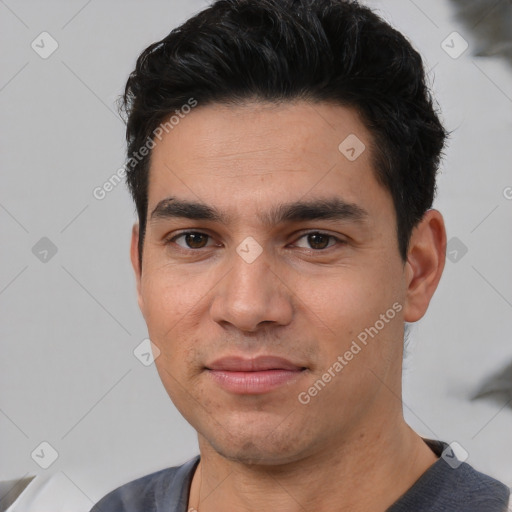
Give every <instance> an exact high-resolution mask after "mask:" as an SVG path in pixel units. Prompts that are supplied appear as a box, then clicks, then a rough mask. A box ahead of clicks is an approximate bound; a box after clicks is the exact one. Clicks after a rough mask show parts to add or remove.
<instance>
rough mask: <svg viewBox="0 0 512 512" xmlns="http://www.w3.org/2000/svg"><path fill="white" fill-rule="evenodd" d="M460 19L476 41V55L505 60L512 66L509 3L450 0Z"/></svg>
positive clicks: (510, 9) (511, 33) (499, 0)
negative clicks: (503, 58)
mask: <svg viewBox="0 0 512 512" xmlns="http://www.w3.org/2000/svg"><path fill="white" fill-rule="evenodd" d="M451 3H452V4H453V5H455V7H456V13H457V18H458V19H459V20H460V21H461V22H462V23H463V24H464V26H465V27H466V28H467V29H469V30H470V31H471V33H472V34H473V35H474V36H475V38H476V44H477V46H476V48H475V49H474V50H473V54H474V55H476V56H478V57H505V59H506V60H507V62H508V63H509V64H510V65H511V66H512V3H511V2H510V1H509V0H498V1H496V0H451Z"/></svg>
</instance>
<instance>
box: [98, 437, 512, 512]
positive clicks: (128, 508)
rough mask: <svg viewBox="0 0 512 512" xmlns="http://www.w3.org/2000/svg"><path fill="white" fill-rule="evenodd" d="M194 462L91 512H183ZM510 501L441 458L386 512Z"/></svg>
mask: <svg viewBox="0 0 512 512" xmlns="http://www.w3.org/2000/svg"><path fill="white" fill-rule="evenodd" d="M425 442H426V443H427V444H428V445H429V446H430V448H431V449H432V451H433V452H434V453H435V454H436V455H437V456H438V457H441V454H442V452H443V450H445V449H447V448H448V445H447V444H446V443H443V442H441V441H433V440H430V439H425ZM451 456H453V452H451ZM450 462H451V461H450ZM198 463H199V456H197V457H194V458H193V459H191V460H190V461H188V462H187V463H185V464H183V465H182V466H177V467H173V468H167V469H163V470H161V471H157V472H156V473H151V474H150V475H146V476H144V477H142V478H139V479H137V480H134V481H132V482H129V483H127V484H125V485H122V486H121V487H119V488H117V489H115V490H114V491H112V492H110V493H109V494H107V495H106V496H105V497H104V498H103V499H101V500H100V501H99V502H98V503H97V504H96V505H95V506H94V507H93V508H92V509H91V511H90V512H187V505H188V495H189V491H190V484H191V482H192V476H193V475H194V470H195V468H196V466H197V464H198ZM509 499H510V490H509V489H508V487H507V486H505V485H504V484H502V483H501V482H498V481H497V480H495V479H494V478H491V477H490V476H487V475H484V474H483V473H480V472H478V471H476V470H474V469H473V468H472V467H471V466H470V465H469V464H466V463H465V462H463V463H461V464H458V463H457V464H453V463H451V464H450V463H449V462H447V460H446V459H445V458H439V460H437V461H436V462H435V463H434V464H433V465H432V466H430V468H428V469H427V471H425V473H423V475H421V477H420V478H419V479H418V480H417V481H416V483H414V485H413V486H412V487H411V488H410V489H409V490H408V491H407V492H406V493H405V494H403V495H402V497H400V498H399V499H398V501H396V502H395V503H394V504H393V505H391V507H389V508H388V509H387V511H386V512H506V511H507V505H508V502H509Z"/></svg>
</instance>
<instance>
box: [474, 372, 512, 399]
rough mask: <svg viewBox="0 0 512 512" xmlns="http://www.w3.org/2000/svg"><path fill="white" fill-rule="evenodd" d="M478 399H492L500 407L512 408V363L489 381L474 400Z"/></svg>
mask: <svg viewBox="0 0 512 512" xmlns="http://www.w3.org/2000/svg"><path fill="white" fill-rule="evenodd" d="M477 398H490V399H492V400H494V401H495V402H498V403H499V405H508V406H509V407H512V363H510V364H509V365H508V366H507V367H506V368H505V369H504V370H503V371H501V372H499V373H497V374H495V375H493V376H492V377H490V378H489V379H487V380H486V381H485V382H484V383H483V385H482V386H481V387H480V389H479V390H478V391H477V392H476V394H475V395H474V396H473V397H472V400H475V399H477Z"/></svg>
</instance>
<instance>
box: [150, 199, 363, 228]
mask: <svg viewBox="0 0 512 512" xmlns="http://www.w3.org/2000/svg"><path fill="white" fill-rule="evenodd" d="M368 217H369V214H368V212H367V211H366V210H365V209H364V208H361V207H360V206H358V205H356V204H354V203H349V202H346V201H344V200H343V199H341V198H339V197H332V198H327V199H315V200H311V201H295V202H290V203H282V204H278V205H276V206H274V207H272V208H271V209H270V211H269V212H267V213H263V214H258V218H259V220H260V221H261V222H262V223H263V224H264V225H265V226H274V225H278V224H283V223H285V222H297V221H308V220H338V221H354V222H358V223H363V222H364V221H365V220H366V219H367V218H368ZM171 218H186V219H191V220H206V221H212V222H218V223H221V224H228V223H229V221H230V219H231V217H230V216H228V215H226V214H224V213H222V212H220V211H219V210H217V209H216V208H214V207H212V206H209V205H207V204H204V203H199V202H193V201H185V200H180V199H178V198H176V197H172V196H171V197H167V198H166V199H163V200H162V201H160V202H159V203H158V204H157V205H156V207H155V209H154V210H153V211H152V213H151V216H150V222H157V221H158V220H165V219H171Z"/></svg>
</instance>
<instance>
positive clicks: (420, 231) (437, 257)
mask: <svg viewBox="0 0 512 512" xmlns="http://www.w3.org/2000/svg"><path fill="white" fill-rule="evenodd" d="M445 260H446V230H445V226H444V220H443V216H442V215H441V213H440V212H438V211H437V210H428V211H427V212H426V213H425V215H424V216H423V219H422V220H421V221H420V223H419V224H418V225H417V226H416V227H415V228H414V230H413V233H412V235H411V240H410V244H409V251H408V255H407V263H406V286H407V289H406V298H405V308H404V320H405V321H406V322H416V321H418V320H419V319H420V318H422V317H423V315H424V314H425V313H426V311H427V309H428V305H429V303H430V300H431V298H432V296H433V295H434V292H435V291H436V288H437V285H438V284H439V281H440V279H441V275H442V273H443V270H444V265H445Z"/></svg>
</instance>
